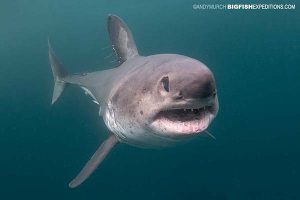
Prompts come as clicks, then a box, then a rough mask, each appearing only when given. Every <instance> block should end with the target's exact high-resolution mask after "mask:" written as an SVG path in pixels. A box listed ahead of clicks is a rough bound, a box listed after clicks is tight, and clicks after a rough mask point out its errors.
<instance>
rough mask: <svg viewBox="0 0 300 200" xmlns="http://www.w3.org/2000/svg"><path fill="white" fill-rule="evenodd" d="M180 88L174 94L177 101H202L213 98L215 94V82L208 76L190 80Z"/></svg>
mask: <svg viewBox="0 0 300 200" xmlns="http://www.w3.org/2000/svg"><path fill="white" fill-rule="evenodd" d="M182 86H183V87H181V88H180V89H179V88H178V89H179V90H178V91H177V93H176V97H175V98H177V99H179V97H180V98H184V99H204V98H208V97H214V96H216V93H217V92H216V86H215V80H214V78H213V76H211V75H210V74H209V75H204V76H201V77H196V78H194V79H190V80H189V81H188V82H186V84H184V85H182Z"/></svg>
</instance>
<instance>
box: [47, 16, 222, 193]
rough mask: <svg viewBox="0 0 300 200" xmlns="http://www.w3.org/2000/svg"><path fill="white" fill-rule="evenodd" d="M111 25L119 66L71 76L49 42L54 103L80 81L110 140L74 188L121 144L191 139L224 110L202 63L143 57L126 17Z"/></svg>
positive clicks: (163, 143)
mask: <svg viewBox="0 0 300 200" xmlns="http://www.w3.org/2000/svg"><path fill="white" fill-rule="evenodd" d="M107 28H108V32H109V37H110V40H111V46H112V49H113V51H114V52H115V53H116V56H117V57H118V61H119V65H118V66H117V67H115V68H113V69H108V70H103V71H96V72H92V73H82V74H74V75H71V74H69V73H68V72H67V71H66V70H65V69H64V68H63V66H62V64H61V63H60V61H59V59H58V57H57V56H56V55H55V53H54V51H53V50H52V48H51V45H50V42H49V40H48V45H49V60H50V64H51V68H52V72H53V76H54V91H53V97H52V104H53V103H55V102H56V100H57V99H58V98H59V97H60V95H61V94H62V92H63V91H64V88H65V87H66V86H68V85H77V86H79V87H80V88H82V89H83V90H84V91H85V93H86V94H88V95H89V96H90V97H91V98H92V100H93V101H94V102H95V103H97V104H98V105H99V116H100V117H102V118H103V120H104V123H105V125H106V126H107V129H108V130H107V132H108V135H109V136H108V138H107V139H106V140H105V141H104V142H103V143H102V144H101V145H100V146H99V148H98V149H97V150H96V152H95V153H94V155H93V156H92V157H91V158H90V160H89V161H88V162H87V163H86V165H85V166H84V167H83V169H82V170H81V171H80V172H79V174H78V175H77V176H76V177H75V179H74V180H72V181H71V182H70V184H69V187H71V188H74V187H77V186H78V185H80V184H81V183H82V182H84V181H85V180H86V179H87V178H88V177H89V176H90V175H91V174H92V173H93V172H94V171H95V169H96V168H97V167H98V166H99V165H100V163H101V162H102V161H103V159H104V158H105V157H106V156H107V155H108V153H109V152H110V150H111V149H112V148H113V147H114V146H115V145H116V144H117V143H126V144H128V145H132V146H136V147H142V148H163V147H169V146H173V145H176V144H179V143H183V142H186V141H188V140H190V139H192V138H195V137H196V136H199V135H205V134H206V133H205V132H206V129H207V128H208V126H209V125H210V124H211V122H212V121H213V119H214V118H215V117H216V115H217V112H218V110H219V103H218V97H217V89H216V82H215V78H214V76H213V73H212V72H211V70H210V69H209V68H208V67H207V66H206V65H205V64H203V63H202V62H200V61H198V60H196V59H193V58H189V57H187V56H183V55H177V54H157V55H151V56H141V55H140V54H139V52H138V49H137V47H136V44H135V41H134V39H133V36H132V33H131V31H130V29H129V28H128V27H127V25H126V24H125V23H124V21H123V20H122V19H121V18H119V17H118V16H115V15H109V16H108V23H107Z"/></svg>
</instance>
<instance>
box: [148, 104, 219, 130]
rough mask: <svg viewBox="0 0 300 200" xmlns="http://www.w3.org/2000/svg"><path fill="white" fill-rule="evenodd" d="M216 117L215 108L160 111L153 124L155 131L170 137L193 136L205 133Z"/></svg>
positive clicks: (204, 107)
mask: <svg viewBox="0 0 300 200" xmlns="http://www.w3.org/2000/svg"><path fill="white" fill-rule="evenodd" d="M214 117H215V108H214V106H203V107H200V108H179V109H176V108H175V109H168V110H163V111H160V112H159V113H158V114H157V115H156V117H155V120H154V122H153V125H154V126H155V129H156V130H158V131H160V132H164V133H167V134H170V135H193V134H196V133H200V132H203V131H205V130H206V129H207V128H208V126H209V124H210V123H211V121H212V120H213V118H214Z"/></svg>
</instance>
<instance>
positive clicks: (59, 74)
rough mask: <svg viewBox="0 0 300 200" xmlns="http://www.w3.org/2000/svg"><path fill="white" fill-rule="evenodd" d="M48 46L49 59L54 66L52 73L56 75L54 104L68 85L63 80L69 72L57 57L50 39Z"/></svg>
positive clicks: (52, 66)
mask: <svg viewBox="0 0 300 200" xmlns="http://www.w3.org/2000/svg"><path fill="white" fill-rule="evenodd" d="M48 46H49V61H50V65H51V68H52V73H53V77H54V90H53V96H52V102H51V103H52V104H54V103H55V102H56V100H57V99H58V98H59V97H60V95H61V94H62V92H63V91H64V88H65V86H66V83H65V82H64V81H63V80H62V79H63V78H64V77H66V76H67V75H68V73H67V72H66V71H65V70H64V68H63V67H62V64H61V63H60V61H59V60H58V58H57V57H56V55H55V53H54V51H53V49H52V47H51V44H50V41H49V39H48Z"/></svg>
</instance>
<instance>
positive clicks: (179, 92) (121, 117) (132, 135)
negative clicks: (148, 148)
mask: <svg viewBox="0 0 300 200" xmlns="http://www.w3.org/2000/svg"><path fill="white" fill-rule="evenodd" d="M139 60H143V64H140V65H139V64H137V63H139ZM129 64H132V63H131V62H129V63H128V65H129ZM124 65H125V66H126V63H125V64H124ZM135 65H136V66H138V67H136V68H135V69H133V70H132V72H130V76H127V78H126V79H125V81H119V82H121V83H122V84H120V85H119V86H118V90H116V92H115V93H114V94H113V96H112V98H111V99H112V101H111V102H112V105H113V106H112V107H113V108H114V109H115V110H114V112H113V115H114V116H115V118H114V122H117V123H115V124H119V125H118V126H117V127H119V130H121V131H119V132H122V133H121V134H122V135H123V137H124V138H126V139H127V140H129V141H130V142H129V143H132V142H131V141H135V140H136V141H138V142H139V143H141V141H142V143H143V142H145V143H147V142H149V143H151V142H152V138H153V137H157V138H159V141H154V143H155V144H158V145H160V142H164V140H165V141H174V140H175V141H178V140H183V139H188V138H191V137H194V136H197V135H201V133H203V132H204V131H205V130H206V129H207V128H208V127H209V125H210V123H211V122H212V121H213V119H214V118H215V116H216V115H217V112H218V109H219V104H218V97H217V89H216V83H215V79H214V76H213V73H212V72H211V71H210V69H209V68H208V67H207V66H206V65H204V64H203V63H201V62H200V61H198V60H195V59H192V58H189V57H186V56H182V55H176V54H158V55H153V56H148V57H142V58H138V59H137V61H135ZM120 69H121V68H120ZM110 116H111V115H110ZM108 127H110V126H108ZM122 130H126V131H122ZM113 131H114V132H118V131H116V130H113ZM164 144H165V143H164Z"/></svg>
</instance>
